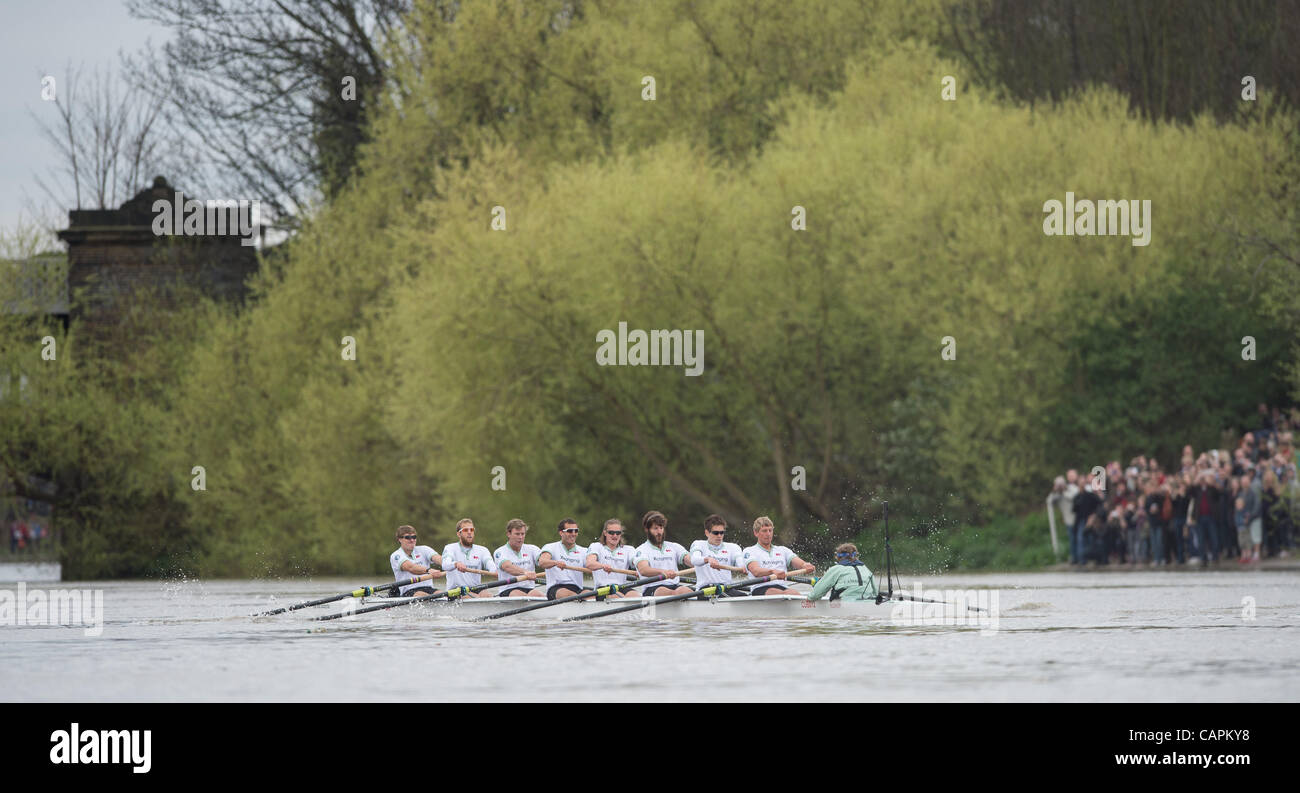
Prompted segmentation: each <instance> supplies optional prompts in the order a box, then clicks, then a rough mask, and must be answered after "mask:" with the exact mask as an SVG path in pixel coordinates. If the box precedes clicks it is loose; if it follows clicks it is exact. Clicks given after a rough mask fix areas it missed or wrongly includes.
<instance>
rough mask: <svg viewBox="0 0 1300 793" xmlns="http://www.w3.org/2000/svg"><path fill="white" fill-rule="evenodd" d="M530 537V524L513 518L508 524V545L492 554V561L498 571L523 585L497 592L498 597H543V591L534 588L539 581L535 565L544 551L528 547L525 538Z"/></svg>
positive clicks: (514, 585) (532, 546) (508, 587)
mask: <svg viewBox="0 0 1300 793" xmlns="http://www.w3.org/2000/svg"><path fill="white" fill-rule="evenodd" d="M527 536H528V524H527V523H524V522H523V521H522V520H520V519H519V518H512V519H511V520H510V522H509V523H507V524H506V544H505V545H502V546H501V547H500V548H497V549H496V550H495V551H493V552H492V560H493V561H494V562H496V564H497V569H498V570H500V571H502V572H504V573H507V574H509V575H512V576H514V577H515V578H518V579H521V581H522V583H518V584H511V585H509V586H507V587H503V588H502V589H501V590H499V591H498V592H497V597H528V596H532V597H541V596H542V594H543V590H542V588H541V587H539V586H534V584H535V582H536V581H537V572H536V569H535V565H536V564H537V560H538V558H539V557H541V555H542V549H541V548H538V547H537V546H536V545H528V544H527V543H525V542H524V538H525V537H527Z"/></svg>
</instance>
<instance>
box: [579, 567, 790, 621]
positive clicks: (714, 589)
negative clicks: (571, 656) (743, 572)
mask: <svg viewBox="0 0 1300 793" xmlns="http://www.w3.org/2000/svg"><path fill="white" fill-rule="evenodd" d="M772 580H774V579H773V578H772V576H770V575H765V576H763V577H761V578H746V579H745V580H743V581H735V582H733V583H730V584H710V585H709V586H706V587H700V588H699V589H698V590H697V591H695V592H688V593H686V594H685V595H668V596H666V597H661V598H640V599H638V602H636V603H633V604H632V605H630V606H619V607H618V608H616V609H606V610H605V611H597V612H595V613H593V614H579V615H578V616H576V617H565V618H564V619H562V620H560V622H577V621H578V620H591V619H595V618H596V617H608V616H609V615H611V614H622V613H624V612H627V611H636V610H637V609H648V608H650V607H651V606H654V605H663V604H664V603H675V602H677V601H679V600H689V599H691V598H693V597H699V596H700V595H706V596H708V597H712V596H714V595H720V594H722V593H723V592H725V591H726V590H728V589H739V588H740V587H747V586H754V585H756V584H765V583H767V582H768V581H772Z"/></svg>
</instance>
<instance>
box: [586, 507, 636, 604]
mask: <svg viewBox="0 0 1300 793" xmlns="http://www.w3.org/2000/svg"><path fill="white" fill-rule="evenodd" d="M623 532H624V529H623V522H622V521H621V520H619V519H618V518H610V519H609V520H607V521H605V527H604V528H603V529H602V530H601V532H600V541H599V542H593V543H592V544H591V545H590V546H589V547H588V548H587V560H586V564H587V569H588V570H590V571H591V578H592V580H593V581H594V582H595V584H596V587H597V588H599V587H603V586H609V585H610V584H623V583H627V580H628V578H630V576H629V575H627V574H626V573H616V572H614V571H615V570H632V566H633V564H634V562H633V561H632V557H634V556H636V550H635V549H633V548H632V546H630V545H624V544H623ZM628 594H629V595H633V596H635V595H637V594H638V593H637V592H635V591H633V592H629V593H628ZM609 597H612V598H620V597H623V594H622V593H620V592H613V593H611V594H610V595H609Z"/></svg>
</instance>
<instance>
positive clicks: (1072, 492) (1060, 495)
mask: <svg viewBox="0 0 1300 793" xmlns="http://www.w3.org/2000/svg"><path fill="white" fill-rule="evenodd" d="M1078 478H1079V476H1078V472H1076V471H1070V472H1068V474H1067V475H1066V476H1058V477H1056V481H1055V482H1054V483H1052V494H1051V495H1049V496H1048V497H1047V512H1048V520H1049V521H1053V522H1054V521H1055V520H1056V518H1055V516H1054V515H1053V514H1052V510H1053V509H1057V508H1059V509H1060V510H1061V525H1062V526H1063V527H1064V528H1065V535H1066V537H1065V540H1066V544H1067V545H1069V546H1070V562H1071V564H1073V563H1074V561H1075V558H1074V550H1075V549H1074V546H1073V544H1072V543H1071V541H1070V538H1071V537H1072V536H1073V535H1074V497H1075V496H1076V495H1078V494H1079V485H1078V484H1077V480H1078ZM1053 536H1055V535H1053Z"/></svg>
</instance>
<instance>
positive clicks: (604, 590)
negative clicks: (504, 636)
mask: <svg viewBox="0 0 1300 793" xmlns="http://www.w3.org/2000/svg"><path fill="white" fill-rule="evenodd" d="M663 580H664V576H662V575H652V576H650V577H648V578H638V579H637V580H635V581H628V582H627V583H626V584H607V585H606V586H602V587H597V588H596V589H594V590H583V591H582V592H579V593H578V594H576V595H568V596H566V597H562V598H556V599H555V600H548V601H546V602H545V603H529V604H528V605H527V606H520V607H519V608H517V609H510V610H509V611H498V612H497V613H496V614H484V615H483V616H481V617H475V618H474V619H473V620H471V622H482V621H484V620H499V619H501V618H502V617H512V616H514V615H515V614H523V613H524V612H527V611H536V610H537V609H544V608H548V607H550V606H558V605H560V604H561V603H569V602H571V601H574V600H585V599H586V598H591V597H597V596H599V597H606V596H608V595H612V594H616V593H619V592H628V591H631V590H633V589H635V588H636V587H639V586H642V585H643V584H653V583H654V582H656V581H663Z"/></svg>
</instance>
